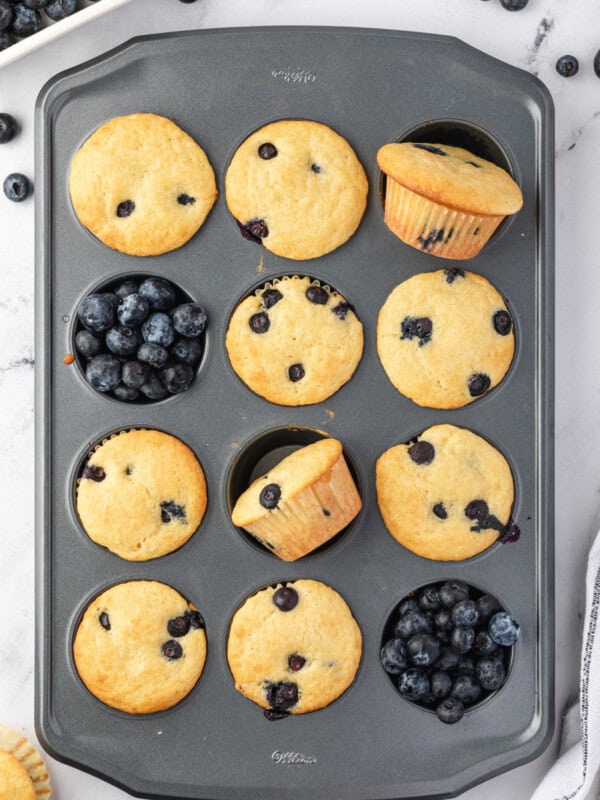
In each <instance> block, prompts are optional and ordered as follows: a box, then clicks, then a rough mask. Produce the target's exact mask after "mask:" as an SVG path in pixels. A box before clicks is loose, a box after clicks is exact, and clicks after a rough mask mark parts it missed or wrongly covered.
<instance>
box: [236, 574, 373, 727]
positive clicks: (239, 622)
mask: <svg viewBox="0 0 600 800" xmlns="http://www.w3.org/2000/svg"><path fill="white" fill-rule="evenodd" d="M361 653H362V634H361V631H360V628H359V627H358V624H357V622H356V620H355V619H354V617H353V616H352V612H351V611H350V609H349V608H348V605H347V604H346V601H345V600H344V599H343V598H342V597H341V596H340V595H339V594H338V593H337V592H336V591H335V590H334V589H332V588H331V587H330V586H327V585H326V584H324V583H320V582H319V581H312V580H297V581H293V582H287V583H285V584H284V583H280V584H277V585H275V586H269V587H267V588H266V589H262V590H261V591H259V592H257V593H256V594H255V595H252V596H251V597H249V598H248V599H247V600H246V601H245V602H244V604H243V605H242V606H241V607H240V608H239V609H238V610H237V611H236V612H235V614H234V616H233V619H232V620H231V625H230V628H229V637H228V640H227V661H228V663H229V668H230V669H231V673H232V675H233V679H234V681H235V688H236V689H237V690H238V692H241V694H243V695H244V696H245V697H248V698H249V699H250V700H252V701H253V702H255V703H257V704H258V705H259V706H261V707H262V708H264V709H265V716H266V717H267V719H271V720H275V719H281V718H282V717H287V716H288V715H289V714H304V713H306V712H308V711H315V710H316V709H318V708H323V707H324V706H327V705H329V703H331V702H333V701H334V700H335V699H336V698H338V697H339V696H340V695H341V694H342V693H343V692H345V691H346V689H347V688H348V686H350V684H351V683H352V681H353V680H354V677H355V675H356V672H357V670H358V666H359V663H360V658H361Z"/></svg>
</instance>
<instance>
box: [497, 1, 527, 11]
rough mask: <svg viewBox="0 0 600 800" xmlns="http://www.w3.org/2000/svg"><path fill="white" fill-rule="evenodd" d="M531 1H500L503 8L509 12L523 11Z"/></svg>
mask: <svg viewBox="0 0 600 800" xmlns="http://www.w3.org/2000/svg"><path fill="white" fill-rule="evenodd" d="M528 2H529V0H500V4H501V6H502V8H505V9H506V10H507V11H522V9H524V8H525V6H526V5H527V3H528Z"/></svg>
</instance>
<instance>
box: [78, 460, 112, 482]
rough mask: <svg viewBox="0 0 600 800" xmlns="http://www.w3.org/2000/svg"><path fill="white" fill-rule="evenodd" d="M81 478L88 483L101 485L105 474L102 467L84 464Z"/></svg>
mask: <svg viewBox="0 0 600 800" xmlns="http://www.w3.org/2000/svg"><path fill="white" fill-rule="evenodd" d="M81 477H82V478H84V479H85V480H88V481H94V482H95V483H102V481H103V480H104V478H106V472H105V471H104V469H103V468H102V467H98V466H96V464H86V465H85V467H84V468H83V471H82V473H81Z"/></svg>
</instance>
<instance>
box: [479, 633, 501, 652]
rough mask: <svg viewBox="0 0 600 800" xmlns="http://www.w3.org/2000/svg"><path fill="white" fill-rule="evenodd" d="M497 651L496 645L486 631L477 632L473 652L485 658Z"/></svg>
mask: <svg viewBox="0 0 600 800" xmlns="http://www.w3.org/2000/svg"><path fill="white" fill-rule="evenodd" d="M497 649H498V645H497V644H496V642H495V641H494V640H493V639H492V637H491V636H490V635H489V633H488V632H487V631H479V633H477V634H476V635H475V641H474V642H473V652H474V653H476V654H477V655H478V656H487V655H489V654H490V653H493V652H494V650H497Z"/></svg>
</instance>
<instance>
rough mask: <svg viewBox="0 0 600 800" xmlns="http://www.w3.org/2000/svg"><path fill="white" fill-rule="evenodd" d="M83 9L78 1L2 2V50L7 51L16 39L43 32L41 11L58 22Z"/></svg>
mask: <svg viewBox="0 0 600 800" xmlns="http://www.w3.org/2000/svg"><path fill="white" fill-rule="evenodd" d="M81 7H82V6H81V3H79V4H78V2H77V0H0V50H6V48H7V47H10V46H11V44H14V42H15V39H23V38H25V37H26V36H31V35H32V34H34V33H37V32H38V31H41V29H42V28H43V27H44V18H43V17H42V15H41V14H40V11H42V10H43V12H44V14H45V15H46V16H47V17H48V19H51V20H52V21H53V22H57V21H58V20H61V19H64V18H65V17H70V16H71V14H74V13H75V12H76V11H77V10H78V8H81Z"/></svg>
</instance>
